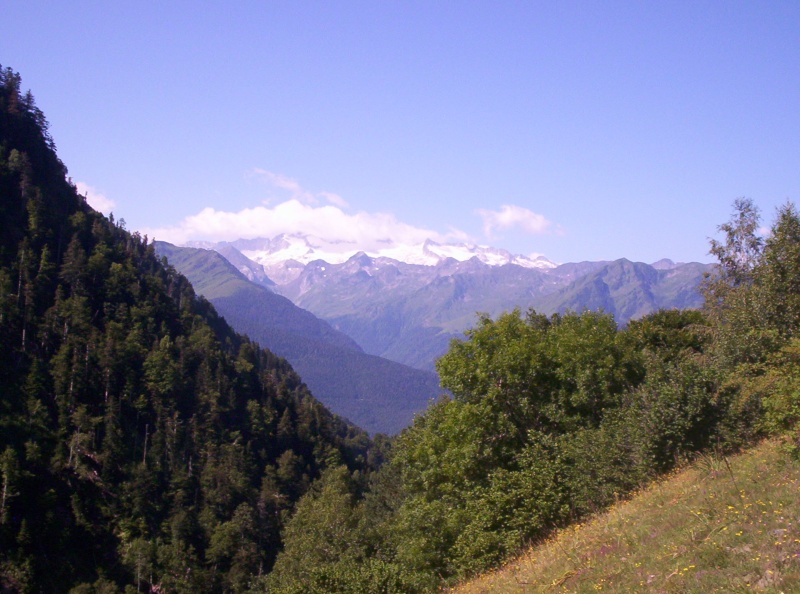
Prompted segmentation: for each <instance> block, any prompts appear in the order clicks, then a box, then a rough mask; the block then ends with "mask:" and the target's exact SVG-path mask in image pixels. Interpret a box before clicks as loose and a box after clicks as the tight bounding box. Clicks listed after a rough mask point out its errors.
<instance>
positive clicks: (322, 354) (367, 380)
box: [155, 242, 441, 434]
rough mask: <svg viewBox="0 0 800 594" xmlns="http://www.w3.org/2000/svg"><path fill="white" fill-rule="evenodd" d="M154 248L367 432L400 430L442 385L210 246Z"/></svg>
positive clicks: (336, 409) (165, 245)
mask: <svg viewBox="0 0 800 594" xmlns="http://www.w3.org/2000/svg"><path fill="white" fill-rule="evenodd" d="M155 247H156V251H157V252H158V253H159V254H161V255H164V256H166V257H167V259H168V260H169V262H170V263H171V264H173V265H174V266H175V267H176V268H177V269H178V270H179V271H180V272H182V273H183V274H185V275H186V276H187V278H188V279H189V280H190V281H191V282H192V285H193V286H194V287H195V288H196V290H197V291H198V292H199V293H200V294H202V295H203V296H205V297H206V298H208V299H209V300H210V301H211V303H213V304H214V307H215V308H216V309H217V311H218V312H219V313H220V314H221V315H222V316H224V317H225V319H226V320H227V321H228V322H229V323H230V324H231V325H232V326H233V327H234V328H236V329H237V330H238V331H239V332H242V333H244V334H247V335H248V336H249V337H250V338H252V339H253V340H256V341H258V342H259V343H260V344H262V345H264V346H265V347H267V348H269V349H270V350H272V351H273V352H275V353H278V354H279V355H281V356H282V357H286V359H288V360H289V361H290V362H291V364H292V367H293V368H294V369H295V370H297V372H298V373H299V374H300V375H301V376H302V378H303V380H304V381H305V382H306V384H308V386H309V387H310V388H311V391H312V392H313V393H314V395H315V396H316V397H317V398H319V399H320V400H321V401H322V402H323V403H324V404H325V405H326V406H327V407H329V408H330V409H331V410H332V411H334V412H336V413H337V414H339V415H342V416H344V417H346V418H348V419H350V420H351V421H353V422H354V423H356V424H357V425H358V426H359V427H362V428H364V429H366V430H368V431H370V432H382V433H388V434H394V433H398V432H399V431H400V430H401V429H403V428H405V427H407V426H408V425H410V424H411V421H412V420H413V418H414V415H415V414H416V413H419V412H421V411H423V410H424V409H425V407H426V406H427V405H428V403H429V402H430V401H431V400H434V399H435V398H436V397H437V396H439V394H440V393H441V389H440V388H439V380H438V377H437V376H436V374H435V373H433V372H428V371H422V370H419V369H413V368H411V367H408V366H406V365H402V364H400V363H396V362H394V361H390V360H388V359H383V358H381V357H377V356H375V355H368V354H366V353H364V352H363V351H362V350H361V348H360V347H359V346H358V345H357V344H356V343H355V342H354V341H353V340H352V339H350V338H349V337H347V336H346V335H344V334H342V333H341V332H338V331H336V330H334V329H333V328H331V327H330V325H329V324H328V323H327V322H324V321H322V320H319V319H317V318H316V317H314V315H313V314H311V313H309V312H307V311H305V310H303V309H300V308H299V307H297V306H295V305H294V304H292V302H291V301H289V300H288V299H287V298H286V297H283V296H281V295H276V294H275V293H272V292H271V291H269V290H268V289H266V288H264V287H263V286H260V285H257V284H255V283H253V282H251V281H249V280H248V279H246V278H245V277H244V276H243V275H242V274H241V273H240V272H239V271H238V270H237V269H236V268H235V267H234V266H233V265H232V264H231V263H229V262H228V261H227V260H226V259H225V258H223V257H222V256H221V255H220V254H218V253H217V252H215V251H212V250H204V249H197V248H185V247H176V246H173V245H171V244H168V243H164V242H156V244H155Z"/></svg>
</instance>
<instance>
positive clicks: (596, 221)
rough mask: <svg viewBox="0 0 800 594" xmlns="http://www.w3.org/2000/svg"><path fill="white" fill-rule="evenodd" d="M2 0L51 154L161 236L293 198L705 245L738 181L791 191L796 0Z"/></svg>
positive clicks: (796, 98) (352, 213)
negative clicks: (51, 142)
mask: <svg viewBox="0 0 800 594" xmlns="http://www.w3.org/2000/svg"><path fill="white" fill-rule="evenodd" d="M0 18H1V19H2V22H3V26H2V34H0V64H2V65H3V66H4V67H6V66H10V67H11V68H13V69H14V70H16V71H18V72H19V73H20V74H21V75H22V79H23V86H24V87H25V88H30V89H31V91H32V92H33V94H34V96H35V97H36V100H37V104H38V105H39V107H40V108H41V109H42V110H43V111H44V113H45V115H46V116H47V118H48V120H49V121H50V124H51V132H52V135H53V137H54V139H55V142H56V145H57V146H58V150H59V155H60V156H61V158H62V160H63V161H64V162H65V164H66V165H67V167H68V168H69V170H70V175H71V176H72V177H73V179H74V180H75V181H76V182H80V184H81V185H80V187H81V188H84V189H85V190H86V191H87V192H89V193H90V194H91V195H92V196H94V195H96V194H101V195H103V196H105V198H106V199H108V200H111V201H113V203H114V206H113V210H114V213H115V215H116V216H117V218H119V217H123V218H125V219H126V221H127V224H128V227H129V228H130V229H140V230H143V231H148V230H149V231H151V233H152V232H153V230H157V231H156V236H157V237H158V238H164V239H175V238H180V237H183V236H188V235H191V234H193V233H201V234H202V232H206V233H210V232H209V229H212V228H214V225H217V227H216V232H215V233H216V237H217V238H220V237H221V234H223V235H224V233H222V231H220V229H226V228H228V227H230V228H236V229H237V230H238V229H239V227H237V226H242V225H244V222H247V221H250V223H253V224H251V226H250V227H251V228H250V229H249V230H248V232H250V233H251V234H252V233H253V232H254V231H253V229H252V227H253V226H255V227H259V225H263V226H264V227H265V230H266V231H272V230H274V228H275V227H274V225H273V226H272V227H270V225H268V224H266V223H263V221H267V220H268V219H269V220H273V219H276V218H279V216H280V214H281V213H282V212H288V211H289V210H291V209H288V208H283V209H279V208H278V206H283V207H287V204H285V203H286V201H287V200H290V199H291V200H293V201H296V202H297V203H299V204H295V203H294V202H293V203H292V204H294V206H295V209H294V210H295V211H298V209H300V210H302V211H303V214H302V216H299V215H298V218H297V219H296V221H306V222H308V221H310V220H312V219H314V218H315V217H316V220H319V219H322V220H323V221H324V220H331V221H333V220H336V221H345V223H346V222H347V221H348V220H352V221H356V220H360V221H361V223H362V224H363V225H364V226H365V227H375V226H378V225H377V224H376V221H382V222H383V223H385V229H383V230H382V232H384V233H385V234H386V235H387V237H389V236H393V234H399V235H403V234H404V233H406V235H407V236H408V237H410V236H411V235H413V233H412V234H411V235H409V233H410V231H409V230H411V231H415V232H416V230H417V229H421V230H422V231H421V233H422V234H425V233H427V232H428V231H431V232H433V233H435V234H436V237H437V238H439V239H443V238H445V239H446V238H448V237H450V238H457V237H463V236H468V237H470V238H472V239H473V240H475V241H477V242H480V243H484V244H486V243H488V244H492V245H497V246H499V247H504V248H506V249H509V250H510V251H512V252H515V253H523V254H529V253H532V252H535V253H542V254H544V255H546V256H547V257H549V258H551V259H553V260H556V261H560V262H566V261H576V260H599V259H612V258H618V257H628V258H630V259H634V260H641V261H647V262H649V261H654V260H657V259H659V258H662V257H670V258H672V259H674V260H681V261H688V260H703V261H710V257H709V256H708V255H707V252H708V237H709V236H713V235H714V234H715V231H716V226H717V225H718V224H720V223H722V222H724V221H725V220H727V219H728V217H729V214H730V211H731V204H732V202H733V200H734V199H735V198H737V197H739V196H747V197H750V198H752V199H753V200H754V201H755V202H756V203H757V204H758V205H759V206H760V207H761V208H762V210H763V211H764V213H765V218H766V219H767V220H769V219H770V218H771V216H772V214H773V212H774V209H775V207H776V206H778V205H780V204H781V203H783V202H785V201H786V200H792V201H796V202H800V3H798V2H796V1H792V2H779V1H770V2H747V3H745V2H734V1H730V2H728V1H726V2H722V1H714V2H697V1H692V2H638V1H630V2H605V1H604V2H533V1H530V2H503V1H499V2H494V1H492V2H490V1H485V2H466V1H465V2H455V1H451V2H411V1H408V2H392V1H380V2H376V1H374V0H372V1H369V2H350V1H342V2H303V1H294V2H267V1H259V2H256V1H252V2H244V1H243V2H164V3H155V2H81V1H77V2H52V1H50V2H40V1H37V0H26V1H25V2H22V1H16V0H11V1H9V2H5V3H4V5H3V8H2V17H0ZM301 206H302V209H301V208H300V207H301ZM203 209H213V210H206V211H205V214H204V215H202V216H196V215H198V213H200V212H201V211H203ZM245 209H249V210H245ZM326 209H327V210H326ZM331 209H334V210H331ZM242 211H244V212H242ZM332 212H334V213H335V214H336V215H337V216H335V217H329V218H328V219H326V217H327V216H328V215H329V214H330V213H332ZM326 213H327V214H326ZM358 213H360V214H358ZM377 213H383V215H384V216H382V217H377ZM295 214H297V213H295ZM356 215H357V216H356ZM387 215H390V216H387ZM270 217H272V219H270ZM357 217H360V219H357ZM293 220H294V219H293ZM296 221H295V223H296ZM273 222H274V220H273ZM201 223H202V224H201ZM295 223H293V222H292V221H290V220H288V219H287V221H284V222H283V223H281V224H285V225H290V224H295ZM297 224H300V223H297ZM176 229H178V231H176ZM242 229H244V227H242ZM204 230H205V231H204ZM487 232H488V236H487ZM212 235H213V233H212ZM197 238H200V237H197Z"/></svg>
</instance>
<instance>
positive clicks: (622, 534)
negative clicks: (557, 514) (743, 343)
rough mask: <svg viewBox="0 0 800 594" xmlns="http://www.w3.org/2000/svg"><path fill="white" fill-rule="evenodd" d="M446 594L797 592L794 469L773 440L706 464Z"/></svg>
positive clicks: (799, 540)
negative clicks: (511, 593)
mask: <svg viewBox="0 0 800 594" xmlns="http://www.w3.org/2000/svg"><path fill="white" fill-rule="evenodd" d="M452 591H453V592H456V593H458V594H477V593H484V592H487V593H488V592H500V593H504V592H514V593H526V594H527V593H535V592H600V591H602V592H659V593H660V592H664V593H678V592H680V593H684V592H685V593H690V592H697V593H703V594H705V593H708V592H726V593H733V592H786V593H789V592H800V465H798V464H797V463H796V462H794V461H793V460H792V459H791V458H790V456H789V455H788V454H787V453H786V449H785V447H783V445H782V444H781V443H779V442H777V441H770V442H765V443H763V444H761V445H759V446H758V447H756V448H753V449H752V450H750V451H748V452H746V453H744V454H741V455H738V456H734V457H731V458H724V457H719V456H713V455H706V456H703V457H701V458H700V459H699V460H698V461H697V462H696V463H695V464H693V465H692V466H691V467H690V468H688V469H685V470H683V471H680V472H677V473H674V474H673V475H672V476H670V477H667V478H666V479H665V480H662V481H660V482H658V483H656V484H654V485H652V486H651V487H649V488H647V489H645V490H644V491H642V492H640V493H638V494H635V495H634V496H633V497H632V498H631V499H630V500H628V501H624V502H621V503H618V504H617V505H615V506H614V507H612V508H611V509H610V510H609V511H607V512H606V513H604V514H602V515H600V516H597V517H596V518H594V519H592V520H591V521H589V522H587V523H586V524H578V525H575V526H572V527H570V528H567V529H565V530H563V531H561V532H559V533H558V534H556V535H554V537H553V538H552V539H550V540H548V541H547V542H544V543H542V544H540V545H538V546H535V547H533V548H531V549H530V550H529V551H528V552H527V553H526V554H524V555H523V556H521V557H520V558H518V559H516V560H515V561H513V562H511V563H509V564H508V565H507V566H506V567H504V568H502V569H501V570H498V571H496V572H493V573H489V574H486V575H483V576H480V577H479V578H477V579H475V580H474V581H472V582H470V583H468V584H465V585H462V586H460V587H458V588H455V589H454V590H452Z"/></svg>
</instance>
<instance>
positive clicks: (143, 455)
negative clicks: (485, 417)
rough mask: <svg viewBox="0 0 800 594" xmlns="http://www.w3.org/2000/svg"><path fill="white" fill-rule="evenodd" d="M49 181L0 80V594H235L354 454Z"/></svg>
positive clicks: (43, 155)
mask: <svg viewBox="0 0 800 594" xmlns="http://www.w3.org/2000/svg"><path fill="white" fill-rule="evenodd" d="M65 176H66V168H65V167H64V166H63V164H62V163H61V162H60V161H59V159H58V157H57V156H56V154H55V151H54V144H53V142H52V140H51V139H50V137H49V136H48V134H47V124H46V121H45V119H44V116H43V115H42V113H41V112H40V111H39V110H38V109H37V108H36V107H35V104H34V102H33V97H32V96H31V95H30V94H26V95H23V94H21V92H20V78H19V76H18V75H17V74H15V73H14V72H13V71H11V70H8V69H6V70H3V69H0V215H2V220H3V230H2V233H0V494H1V496H0V590H2V591H3V592H65V591H70V590H71V589H72V588H74V587H75V588H77V587H80V588H81V589H80V591H103V592H117V591H122V590H126V591H131V590H133V591H145V590H146V591H152V592H156V591H171V592H199V591H203V592H223V591H225V592H231V591H243V590H244V589H245V588H246V587H247V584H248V583H249V582H250V581H251V580H252V579H253V576H254V575H256V574H259V573H263V572H264V571H268V570H269V568H270V567H271V565H272V563H273V561H274V559H275V556H276V554H277V552H278V551H279V549H280V548H281V538H282V536H281V529H282V525H283V523H284V521H285V518H286V517H287V515H288V514H289V513H290V511H291V509H292V507H293V506H294V503H295V502H296V501H297V500H298V499H299V498H300V497H301V495H302V494H303V493H304V492H305V491H306V490H307V489H308V486H309V484H310V482H311V481H312V480H313V479H314V478H315V477H317V476H319V474H320V472H321V471H322V470H323V469H324V468H325V467H326V466H327V465H329V464H341V463H344V464H346V465H347V466H348V467H349V468H351V469H354V470H355V469H359V470H360V471H361V472H365V471H367V470H368V469H369V466H368V465H367V463H366V460H367V459H368V458H369V459H372V457H373V456H374V455H375V454H374V453H373V452H372V448H373V446H372V444H371V442H370V441H369V438H368V436H367V435H366V434H365V433H364V432H362V431H360V430H358V429H357V428H355V427H354V426H352V425H350V424H349V423H346V422H345V421H343V420H342V419H340V418H338V417H335V416H334V415H332V414H331V413H329V412H328V411H327V410H326V409H325V408H324V407H323V406H322V405H321V404H320V403H319V402H318V401H316V400H315V399H314V398H313V397H312V396H311V394H310V393H309V392H308V390H307V388H306V387H305V385H304V384H303V383H302V381H301V380H300V378H299V377H298V376H297V374H295V373H294V372H293V371H292V369H291V367H290V366H289V365H288V363H287V362H286V361H285V360H283V359H281V358H279V357H276V356H275V355H273V354H272V353H270V352H268V351H265V350H260V349H258V348H257V347H256V345H254V344H253V343H251V342H250V341H249V340H247V339H245V338H243V337H241V336H239V335H237V334H235V333H234V332H233V331H232V330H231V328H230V327H229V326H228V325H227V324H226V323H225V322H224V321H223V320H221V319H220V318H219V317H218V316H217V314H216V312H215V311H214V309H213V307H212V306H211V305H210V304H209V303H208V301H206V300H205V299H202V298H198V297H197V296H196V295H195V293H194V290H193V289H192V286H191V285H190V284H189V283H188V281H187V280H186V279H185V277H183V276H181V275H180V274H178V273H177V272H176V271H175V270H174V268H171V267H164V266H163V265H162V263H161V262H160V260H159V259H158V258H157V257H156V255H155V252H154V249H153V245H152V244H148V242H147V240H146V238H142V237H140V236H139V235H138V234H130V233H128V232H127V231H125V230H124V228H122V227H121V226H119V225H117V224H115V223H114V222H113V221H112V220H109V219H106V218H105V217H103V216H102V215H100V214H99V213H97V212H94V211H93V210H92V209H91V208H90V207H88V206H87V204H86V203H85V201H84V199H83V198H82V197H81V196H79V195H78V193H77V191H76V189H75V187H74V186H72V185H71V183H70V182H69V181H67V179H65ZM126 587H127V589H126ZM76 591H77V590H76Z"/></svg>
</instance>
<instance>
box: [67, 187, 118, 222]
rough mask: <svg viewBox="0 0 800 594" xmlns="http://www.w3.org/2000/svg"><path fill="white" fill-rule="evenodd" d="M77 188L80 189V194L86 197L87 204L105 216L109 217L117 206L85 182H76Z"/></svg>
mask: <svg viewBox="0 0 800 594" xmlns="http://www.w3.org/2000/svg"><path fill="white" fill-rule="evenodd" d="M75 187H76V188H78V193H79V194H81V195H83V196H86V202H88V203H89V206H91V207H92V208H93V209H95V210H99V211H100V212H102V213H103V214H104V215H107V214H108V213H110V212H111V210H112V209H113V208H114V207H115V206H116V203H115V202H114V201H113V200H111V199H110V198H108V197H106V196H105V195H104V194H102V193H101V192H99V191H98V190H97V189H96V188H93V187H92V186H90V185H89V184H85V183H83V182H76V183H75Z"/></svg>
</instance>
